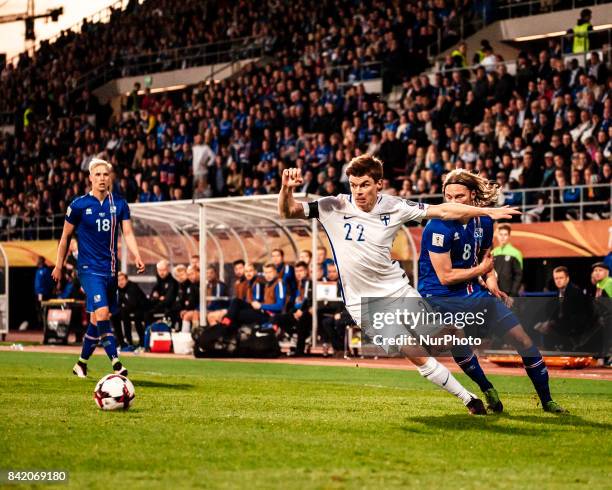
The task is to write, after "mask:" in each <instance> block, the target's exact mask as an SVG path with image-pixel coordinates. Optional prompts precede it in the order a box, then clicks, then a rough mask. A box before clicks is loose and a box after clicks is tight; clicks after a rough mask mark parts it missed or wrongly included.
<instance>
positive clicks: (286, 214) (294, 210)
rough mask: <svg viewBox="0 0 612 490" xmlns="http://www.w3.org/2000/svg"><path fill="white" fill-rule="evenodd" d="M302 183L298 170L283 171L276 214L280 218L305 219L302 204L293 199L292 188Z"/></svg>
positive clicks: (300, 173)
mask: <svg viewBox="0 0 612 490" xmlns="http://www.w3.org/2000/svg"><path fill="white" fill-rule="evenodd" d="M302 183H303V180H302V172H301V170H300V169H299V168H288V169H285V170H283V175H282V186H281V190H280V192H279V193H278V213H279V214H280V215H281V218H283V219H287V218H302V219H304V218H306V215H305V214H304V208H303V206H302V204H301V203H299V202H297V201H296V200H295V199H294V197H293V188H294V187H298V186H300V185H302Z"/></svg>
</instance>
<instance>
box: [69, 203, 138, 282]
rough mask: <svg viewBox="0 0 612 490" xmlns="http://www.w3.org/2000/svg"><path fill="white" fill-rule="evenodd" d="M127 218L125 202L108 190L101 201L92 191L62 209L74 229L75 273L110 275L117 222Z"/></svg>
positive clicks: (114, 261)
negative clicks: (64, 210)
mask: <svg viewBox="0 0 612 490" xmlns="http://www.w3.org/2000/svg"><path fill="white" fill-rule="evenodd" d="M128 219H130V209H129V208H128V205H127V202H126V201H125V200H124V199H122V198H121V197H118V196H117V195H115V194H112V193H109V194H107V196H106V198H105V199H104V201H103V202H100V201H98V199H97V198H96V197H94V195H93V194H92V193H89V194H85V195H84V196H80V197H77V198H76V199H75V200H74V201H72V203H71V204H70V206H69V207H68V210H67V211H66V221H67V222H68V223H70V224H72V225H74V227H75V228H76V233H77V237H78V242H79V255H78V261H77V262H78V269H79V272H85V273H89V274H97V275H104V276H114V275H115V274H116V273H117V271H118V268H117V267H118V260H117V239H118V238H119V227H120V226H121V222H122V221H124V220H128Z"/></svg>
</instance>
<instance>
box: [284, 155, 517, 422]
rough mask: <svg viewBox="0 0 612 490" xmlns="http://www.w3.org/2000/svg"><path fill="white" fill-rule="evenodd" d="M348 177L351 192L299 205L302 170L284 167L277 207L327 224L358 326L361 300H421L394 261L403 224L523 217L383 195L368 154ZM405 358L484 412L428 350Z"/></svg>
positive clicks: (376, 164) (379, 168) (378, 168)
mask: <svg viewBox="0 0 612 490" xmlns="http://www.w3.org/2000/svg"><path fill="white" fill-rule="evenodd" d="M346 175H347V177H348V180H349V185H350V189H351V193H350V194H340V195H338V196H330V197H324V198H321V199H319V200H317V201H313V202H308V203H300V202H297V201H296V200H295V199H294V197H293V189H294V188H295V187H299V186H300V185H302V175H301V171H300V169H297V168H291V169H286V170H284V171H283V175H282V187H281V190H280V193H279V196H278V208H279V213H280V215H281V216H282V217H283V218H311V219H314V218H317V219H318V220H319V221H320V223H321V224H322V225H323V228H324V229H325V231H326V233H327V236H328V238H329V241H330V244H331V247H332V252H333V254H334V261H335V262H336V266H337V268H338V274H339V276H340V282H341V284H342V291H343V300H344V303H345V305H346V308H347V310H348V312H349V313H350V314H351V316H352V317H353V320H355V323H356V324H357V325H361V323H362V318H361V306H362V305H361V299H362V298H409V297H417V298H418V297H420V294H419V293H418V291H417V290H416V289H415V288H413V287H412V286H411V285H410V283H409V281H408V278H407V275H406V273H405V272H404V271H403V269H402V268H401V267H400V265H399V263H398V262H397V261H394V260H392V259H391V248H392V245H393V240H394V238H395V235H396V234H397V232H398V230H399V229H400V227H401V226H402V225H403V224H404V223H406V222H408V221H421V220H422V219H425V218H440V219H444V220H453V219H462V218H472V217H476V216H490V217H491V218H493V219H503V218H511V217H512V215H514V214H520V212H519V211H518V210H516V209H513V208H478V207H474V206H467V205H462V204H457V203H444V204H438V205H427V204H423V203H416V202H411V201H407V200H405V199H402V198H399V197H395V196H389V195H383V194H380V193H379V191H380V190H381V188H382V177H383V164H382V162H381V161H380V160H378V159H377V158H375V157H373V156H371V155H367V154H366V155H361V156H359V157H356V158H354V159H353V160H352V161H351V163H350V164H349V166H348V167H347V169H346ZM491 264H492V261H491ZM491 267H492V265H491ZM407 355H408V357H409V359H410V360H411V361H412V362H413V363H414V364H415V365H416V366H417V368H418V370H419V373H420V374H421V375H422V376H424V377H425V378H427V379H428V380H430V381H431V382H432V383H434V384H436V385H438V386H440V387H441V388H443V389H444V390H446V391H448V392H449V393H451V394H453V395H455V396H456V397H458V398H459V399H461V400H462V401H463V403H464V405H465V406H466V407H467V408H468V411H469V412H470V413H472V414H477V415H485V414H486V409H485V407H484V404H483V403H482V401H481V400H480V399H478V398H477V397H476V395H474V394H473V393H470V392H469V391H467V390H466V389H465V388H464V387H463V386H462V385H461V383H459V381H457V380H456V379H455V377H454V376H453V375H452V374H451V373H450V371H449V370H448V369H447V368H446V367H445V366H443V365H442V364H440V363H439V362H438V361H437V360H436V359H435V358H434V357H430V356H429V355H428V354H427V353H426V352H425V350H422V352H420V353H418V355H415V354H407Z"/></svg>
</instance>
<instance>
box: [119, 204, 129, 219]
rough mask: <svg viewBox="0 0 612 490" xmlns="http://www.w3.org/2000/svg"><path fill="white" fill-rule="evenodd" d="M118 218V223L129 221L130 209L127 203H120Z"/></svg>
mask: <svg viewBox="0 0 612 490" xmlns="http://www.w3.org/2000/svg"><path fill="white" fill-rule="evenodd" d="M118 218H119V221H127V220H129V219H130V207H129V206H128V203H127V201H121V210H120V214H119V216H118Z"/></svg>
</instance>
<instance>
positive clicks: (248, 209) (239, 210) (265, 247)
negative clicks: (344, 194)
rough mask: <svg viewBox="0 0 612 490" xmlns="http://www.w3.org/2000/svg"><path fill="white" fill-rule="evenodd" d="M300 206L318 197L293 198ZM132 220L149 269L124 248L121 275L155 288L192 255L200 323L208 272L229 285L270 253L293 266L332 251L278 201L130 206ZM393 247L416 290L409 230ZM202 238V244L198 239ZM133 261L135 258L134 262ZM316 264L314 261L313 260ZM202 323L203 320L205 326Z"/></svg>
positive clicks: (312, 226)
mask: <svg viewBox="0 0 612 490" xmlns="http://www.w3.org/2000/svg"><path fill="white" fill-rule="evenodd" d="M295 197H296V199H297V200H298V201H306V200H312V199H315V198H317V197H318V196H313V195H306V194H303V193H301V194H295ZM130 210H131V217H132V222H133V225H134V233H135V235H136V238H137V241H138V245H139V248H140V252H141V255H142V258H143V260H144V262H145V264H146V265H147V268H146V272H145V274H144V275H140V276H137V275H136V274H135V270H134V266H133V264H132V263H131V262H130V261H128V255H129V254H128V250H127V248H126V247H121V251H120V253H121V263H122V270H123V271H124V272H126V273H128V274H129V275H130V278H131V280H133V281H135V282H139V283H141V284H143V283H144V284H143V286H145V289H146V284H152V283H154V282H155V264H156V263H157V262H158V261H159V260H161V259H167V260H168V261H169V262H170V264H171V265H172V266H174V265H177V264H187V263H189V259H190V257H191V256H192V255H196V254H197V255H199V256H200V271H201V274H200V318H201V319H205V318H206V301H207V298H206V274H205V273H203V272H204V271H206V268H207V266H208V265H209V264H213V265H215V267H216V268H217V270H218V272H219V277H220V279H221V280H222V281H224V282H226V283H227V284H228V286H230V285H231V280H232V276H231V275H230V270H231V265H232V262H233V261H234V260H238V259H243V260H244V261H245V262H253V263H255V264H258V265H259V266H260V268H261V265H262V264H263V263H265V262H267V261H268V260H269V258H270V254H271V251H272V250H273V249H275V248H281V249H282V250H283V251H284V253H285V260H286V261H287V262H289V263H294V262H295V261H297V259H298V254H299V252H300V250H305V249H307V250H312V251H313V254H315V255H314V257H315V258H316V249H317V247H318V246H321V245H322V246H324V247H326V249H327V250H328V256H329V257H331V256H332V254H331V249H330V246H329V242H328V240H327V237H326V235H325V232H324V230H322V229H321V226H320V225H319V222H318V221H317V220H302V219H288V220H283V219H281V218H280V215H279V214H278V209H277V196H276V195H271V196H267V195H266V196H249V197H227V198H206V199H196V200H184V201H170V202H159V203H138V204H131V205H130ZM402 230H403V232H402V233H399V234H398V238H397V239H396V243H394V254H393V255H394V258H395V259H398V260H401V261H403V262H404V266H405V268H406V269H407V270H408V271H409V272H411V274H412V276H413V278H412V280H413V284H416V281H417V277H416V271H417V269H418V268H417V259H418V257H417V254H416V246H415V243H414V240H413V238H412V236H411V234H410V233H408V231H407V230H406V229H402ZM200 237H202V239H200ZM130 260H131V258H130ZM313 260H316V259H314V258H313ZM312 281H313V293H314V294H313V296H314V298H313V299H314V301H313V304H314V308H315V312H314V313H315V314H313V326H312V329H313V332H312V333H313V335H312V338H313V345H316V332H317V315H316V307H317V289H318V288H317V283H316V277H313V278H312ZM201 321H203V320H201Z"/></svg>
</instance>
